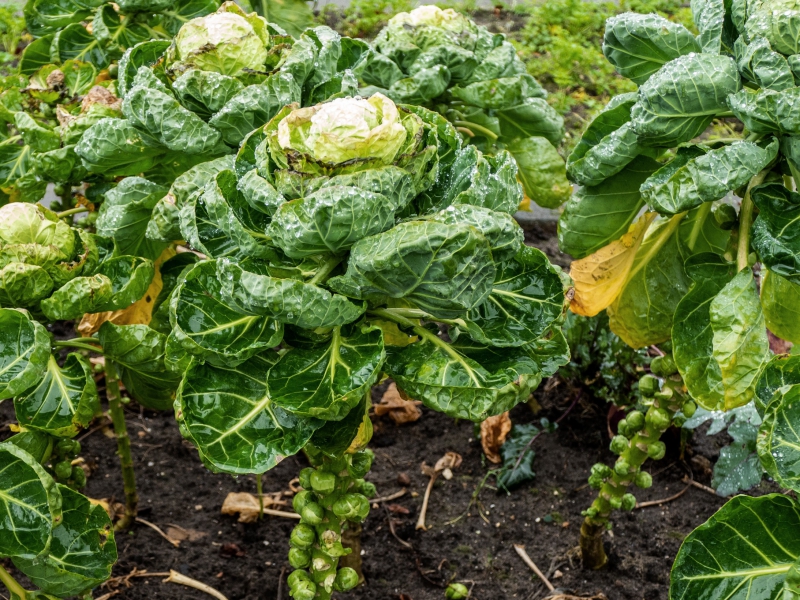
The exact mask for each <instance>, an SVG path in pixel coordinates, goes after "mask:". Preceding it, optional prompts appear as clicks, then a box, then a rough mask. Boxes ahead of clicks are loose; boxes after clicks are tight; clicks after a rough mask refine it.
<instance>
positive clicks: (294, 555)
mask: <svg viewBox="0 0 800 600" xmlns="http://www.w3.org/2000/svg"><path fill="white" fill-rule="evenodd" d="M289 564H290V565H292V567H294V568H295V569H305V568H306V567H308V566H309V565H310V564H311V553H310V552H309V551H308V550H303V549H301V548H289Z"/></svg>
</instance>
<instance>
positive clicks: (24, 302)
mask: <svg viewBox="0 0 800 600" xmlns="http://www.w3.org/2000/svg"><path fill="white" fill-rule="evenodd" d="M53 285H54V284H53V279H52V278H51V277H50V275H48V274H47V271H46V270H45V269H43V268H42V267H40V266H38V265H28V264H25V263H18V262H12V263H9V264H7V265H6V266H4V267H3V268H2V269H0V305H2V306H15V307H18V308H31V307H33V306H36V305H37V304H38V303H39V301H40V300H42V299H43V298H46V297H47V296H49V295H50V292H51V291H53Z"/></svg>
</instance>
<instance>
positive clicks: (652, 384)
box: [639, 375, 661, 398]
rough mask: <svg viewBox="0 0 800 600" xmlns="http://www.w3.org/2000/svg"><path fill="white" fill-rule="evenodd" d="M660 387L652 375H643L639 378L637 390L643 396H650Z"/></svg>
mask: <svg viewBox="0 0 800 600" xmlns="http://www.w3.org/2000/svg"><path fill="white" fill-rule="evenodd" d="M660 388H661V386H660V385H659V383H658V379H657V378H656V377H653V376H652V375H645V376H644V377H642V378H641V379H640V380H639V392H640V393H641V394H642V396H644V397H645V398H651V397H652V396H653V394H655V393H656V392H657V391H658V390H659V389H660Z"/></svg>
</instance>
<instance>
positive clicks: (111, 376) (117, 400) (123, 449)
mask: <svg viewBox="0 0 800 600" xmlns="http://www.w3.org/2000/svg"><path fill="white" fill-rule="evenodd" d="M105 368H106V397H107V398H108V412H109V414H110V415H111V421H112V422H113V424H114V433H116V435H117V452H118V454H119V462H120V466H121V467H122V484H123V488H124V490H125V513H124V514H123V516H122V517H121V518H120V519H119V521H117V524H116V526H115V527H114V529H115V530H116V531H125V530H127V529H128V528H130V526H131V525H132V524H133V521H134V520H135V519H136V513H137V512H138V506H139V494H138V493H137V492H136V474H135V473H134V470H133V457H132V456H131V440H130V437H129V436H128V428H127V426H126V425H125V412H124V411H123V410H122V399H121V397H120V393H119V376H118V375H117V367H116V365H115V364H114V362H113V361H110V360H106V365H105Z"/></svg>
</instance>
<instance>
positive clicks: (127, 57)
mask: <svg viewBox="0 0 800 600" xmlns="http://www.w3.org/2000/svg"><path fill="white" fill-rule="evenodd" d="M169 45H170V42H169V41H167V40H150V41H147V42H141V43H140V44H136V45H135V46H133V47H132V48H128V49H127V50H126V51H125V54H123V55H122V58H121V59H120V61H119V65H118V69H117V72H118V75H117V92H118V94H119V97H120V98H124V97H125V95H126V94H127V93H128V90H129V89H130V88H131V87H132V86H133V78H134V77H136V73H137V72H138V71H139V67H146V66H150V65H152V64H154V63H155V62H156V61H157V60H158V59H159V57H160V56H161V55H162V54H163V53H164V51H165V50H166V49H167V48H169Z"/></svg>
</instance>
